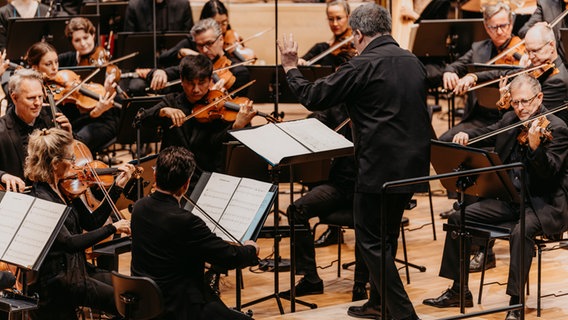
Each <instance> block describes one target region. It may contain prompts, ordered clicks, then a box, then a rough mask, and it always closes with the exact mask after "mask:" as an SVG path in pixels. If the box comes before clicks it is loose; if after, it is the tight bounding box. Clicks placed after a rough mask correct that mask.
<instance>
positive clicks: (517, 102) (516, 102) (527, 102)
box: [511, 93, 538, 107]
mask: <svg viewBox="0 0 568 320" xmlns="http://www.w3.org/2000/svg"><path fill="white" fill-rule="evenodd" d="M536 96H538V93H537V94H535V95H534V96H533V97H532V98H530V99H521V100H511V105H512V106H513V107H518V106H519V105H520V104H522V105H523V107H527V106H529V105H530V104H531V103H532V102H533V100H534V99H535V98H536Z"/></svg>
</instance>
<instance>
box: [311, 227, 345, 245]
mask: <svg viewBox="0 0 568 320" xmlns="http://www.w3.org/2000/svg"><path fill="white" fill-rule="evenodd" d="M337 233H338V232H337V229H336V228H327V230H325V231H324V233H322V235H321V236H320V237H319V238H318V239H317V240H316V241H314V247H316V248H322V247H327V246H330V245H332V244H337ZM341 243H343V232H341Z"/></svg>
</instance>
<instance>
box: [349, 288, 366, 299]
mask: <svg viewBox="0 0 568 320" xmlns="http://www.w3.org/2000/svg"><path fill="white" fill-rule="evenodd" d="M367 299H369V297H368V296H367V288H365V285H360V284H356V285H354V286H353V293H352V296H351V301H359V300H367Z"/></svg>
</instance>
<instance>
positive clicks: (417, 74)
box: [279, 3, 431, 320]
mask: <svg viewBox="0 0 568 320" xmlns="http://www.w3.org/2000/svg"><path fill="white" fill-rule="evenodd" d="M349 25H350V26H351V28H352V30H353V35H354V42H355V48H356V49H357V51H358V52H359V56H355V57H353V58H352V59H351V60H350V61H348V62H347V63H345V64H343V65H341V67H340V68H339V69H338V70H337V71H336V72H335V73H333V74H331V75H329V76H327V77H325V78H322V79H319V80H318V81H316V82H315V83H310V82H309V81H307V80H305V79H304V78H303V76H302V74H301V73H300V72H299V70H298V69H297V61H298V44H297V43H296V42H295V41H293V39H292V36H290V38H287V37H284V39H283V41H282V42H281V43H279V49H280V52H281V61H282V67H283V68H284V70H285V72H286V76H287V79H288V84H289V86H290V88H291V89H292V91H293V92H294V93H295V94H296V95H297V96H298V99H299V101H300V102H301V103H302V104H303V105H304V106H306V107H307V108H308V109H312V110H318V109H325V108H327V107H329V106H333V105H336V104H339V103H341V102H345V103H346V105H347V112H348V114H349V116H350V118H351V120H352V123H353V128H352V129H353V137H354V144H355V161H356V163H357V170H358V171H357V178H356V185H355V196H354V209H353V211H354V213H353V214H354V220H355V235H356V237H357V245H358V246H359V248H360V252H361V256H362V258H363V260H364V262H365V263H366V265H367V267H368V269H369V272H370V273H371V281H372V283H373V285H374V286H375V287H376V288H381V283H380V279H381V267H380V266H381V258H384V259H385V260H384V262H385V263H386V270H384V272H385V276H386V277H385V279H386V280H385V281H386V283H384V284H383V285H384V287H385V288H386V290H387V296H386V297H385V298H386V303H387V305H386V306H385V305H383V306H382V310H385V309H388V312H389V315H390V316H392V317H393V318H394V319H398V320H400V319H418V317H417V315H416V313H415V311H414V308H413V306H412V303H411V302H410V300H409V298H408V295H407V294H406V291H405V290H404V286H403V284H402V281H401V280H400V276H399V274H398V270H397V268H396V266H395V263H394V256H395V253H396V247H397V242H398V241H397V239H398V235H399V230H400V221H401V218H402V213H403V211H404V208H405V207H406V205H407V204H408V201H409V200H410V199H411V197H412V194H413V193H414V192H417V191H425V190H426V188H425V187H426V186H416V185H414V186H405V187H402V188H397V189H396V190H394V191H392V193H388V194H385V195H384V196H385V197H384V199H385V201H386V203H382V202H381V198H382V197H381V196H380V193H381V191H382V185H383V184H384V183H385V182H387V181H392V180H398V179H404V178H411V177H417V176H423V175H427V174H428V167H429V164H428V163H429V158H430V156H429V150H430V141H429V138H430V136H431V126H430V121H429V117H428V111H427V107H426V72H425V70H424V67H423V65H422V64H421V63H420V61H418V59H417V58H416V57H415V56H414V55H412V54H411V53H410V52H408V51H406V50H403V49H401V48H400V47H399V46H398V45H397V43H396V41H394V39H393V38H392V36H391V35H390V31H391V18H390V15H389V12H388V11H387V10H386V9H385V8H383V7H381V6H379V5H377V4H375V3H365V4H363V5H361V6H359V7H358V8H357V9H355V10H354V11H353V12H352V13H351V16H350V18H349ZM409 74H411V75H412V77H409V76H408V75H409ZM401 146H404V147H403V148H401ZM385 168H388V170H385ZM381 204H382V205H384V206H385V208H386V210H387V211H386V212H388V215H387V217H386V220H387V224H388V225H387V226H386V229H387V230H388V232H389V234H388V235H382V234H381V232H380V230H381V226H380V220H381V218H380V211H381ZM382 236H385V237H386V243H387V248H385V249H386V254H387V255H386V256H385V257H381V246H380V243H381V237H382Z"/></svg>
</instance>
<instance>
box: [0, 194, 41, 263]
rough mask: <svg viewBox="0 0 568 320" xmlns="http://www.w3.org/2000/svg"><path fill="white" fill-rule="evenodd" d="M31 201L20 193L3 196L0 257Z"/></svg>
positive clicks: (0, 207)
mask: <svg viewBox="0 0 568 320" xmlns="http://www.w3.org/2000/svg"><path fill="white" fill-rule="evenodd" d="M33 201H34V197H31V196H28V195H25V194H22V193H16V192H6V193H5V194H4V197H3V198H2V202H0V257H2V256H4V253H5V252H6V250H7V249H8V246H9V245H10V242H12V239H13V238H14V235H15V234H16V232H17V231H18V229H19V228H20V225H21V224H22V221H23V220H24V218H25V216H26V213H27V212H28V209H29V207H30V206H31V204H32V203H33Z"/></svg>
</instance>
